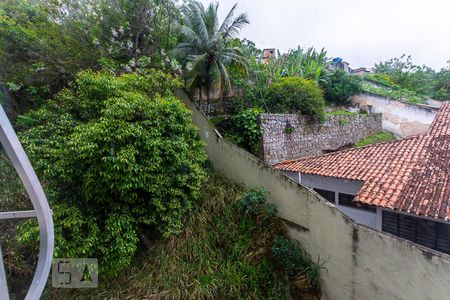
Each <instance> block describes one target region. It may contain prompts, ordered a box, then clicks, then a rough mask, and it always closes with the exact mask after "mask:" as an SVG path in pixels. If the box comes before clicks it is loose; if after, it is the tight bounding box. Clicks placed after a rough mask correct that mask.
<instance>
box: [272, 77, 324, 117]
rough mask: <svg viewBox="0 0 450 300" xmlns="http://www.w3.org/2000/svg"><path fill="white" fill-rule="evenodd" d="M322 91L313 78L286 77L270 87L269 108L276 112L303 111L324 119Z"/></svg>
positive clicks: (302, 112)
mask: <svg viewBox="0 0 450 300" xmlns="http://www.w3.org/2000/svg"><path fill="white" fill-rule="evenodd" d="M324 106H325V101H324V99H323V95H322V91H321V89H320V88H319V87H318V86H317V84H316V83H315V82H314V81H312V80H307V79H303V78H300V77H284V78H281V79H280V80H279V81H277V82H275V83H274V84H273V85H272V86H271V87H270V88H269V109H270V110H271V111H272V112H276V113H301V114H305V115H309V116H313V117H314V118H316V119H318V120H323V119H324V114H325V113H324Z"/></svg>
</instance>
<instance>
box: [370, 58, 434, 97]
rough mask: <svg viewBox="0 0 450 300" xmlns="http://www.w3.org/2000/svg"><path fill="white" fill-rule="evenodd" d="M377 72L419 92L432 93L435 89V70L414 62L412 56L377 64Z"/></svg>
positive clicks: (401, 85)
mask: <svg viewBox="0 0 450 300" xmlns="http://www.w3.org/2000/svg"><path fill="white" fill-rule="evenodd" d="M375 72H376V73H380V74H385V75H388V77H389V80H390V81H392V82H393V83H395V84H397V85H399V86H400V87H402V88H404V89H407V90H411V91H414V92H416V93H417V94H421V95H430V94H431V93H432V91H433V79H434V71H433V70H432V69H430V68H429V67H427V66H419V65H415V64H413V62H412V57H411V56H406V55H402V56H401V57H400V58H392V59H389V60H387V61H385V62H380V63H378V64H375Z"/></svg>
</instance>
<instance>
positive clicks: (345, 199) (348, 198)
mask: <svg viewBox="0 0 450 300" xmlns="http://www.w3.org/2000/svg"><path fill="white" fill-rule="evenodd" d="M354 198H355V195H349V194H342V193H339V204H340V205H345V206H355V204H354V203H353V199H354Z"/></svg>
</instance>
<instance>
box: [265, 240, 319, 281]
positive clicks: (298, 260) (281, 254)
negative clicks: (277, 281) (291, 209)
mask: <svg viewBox="0 0 450 300" xmlns="http://www.w3.org/2000/svg"><path fill="white" fill-rule="evenodd" d="M272 253H273V254H274V255H275V256H276V258H277V261H278V263H279V264H280V265H281V266H282V268H283V269H284V270H285V272H286V274H287V275H288V276H295V275H297V274H298V275H300V278H299V279H300V281H301V282H302V283H303V284H304V285H306V286H308V287H310V288H317V287H318V286H319V280H320V270H321V269H322V268H323V266H322V265H321V264H320V261H318V262H317V263H312V262H311V258H310V256H309V254H308V253H307V252H306V251H305V250H304V249H303V247H302V246H301V245H300V243H299V242H298V241H292V240H290V239H287V238H285V237H282V236H280V237H278V238H277V239H276V240H275V242H274V244H273V246H272Z"/></svg>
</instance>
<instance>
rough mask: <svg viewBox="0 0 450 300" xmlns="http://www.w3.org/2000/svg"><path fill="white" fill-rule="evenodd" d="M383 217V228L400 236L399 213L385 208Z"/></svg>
mask: <svg viewBox="0 0 450 300" xmlns="http://www.w3.org/2000/svg"><path fill="white" fill-rule="evenodd" d="M382 219H383V220H382V224H383V226H382V230H383V231H384V232H387V233H390V234H393V235H397V236H398V214H396V213H393V212H390V211H385V210H383V212H382Z"/></svg>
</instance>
